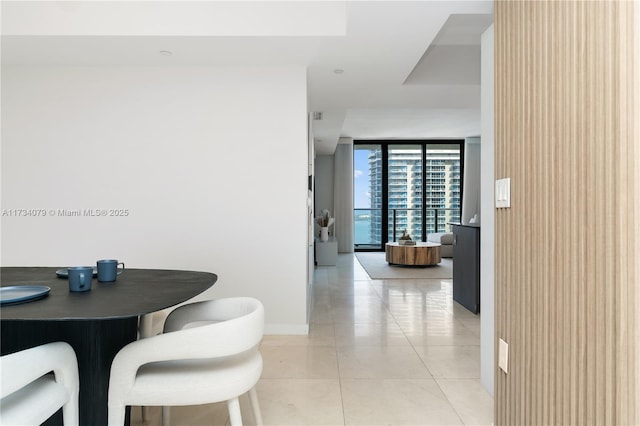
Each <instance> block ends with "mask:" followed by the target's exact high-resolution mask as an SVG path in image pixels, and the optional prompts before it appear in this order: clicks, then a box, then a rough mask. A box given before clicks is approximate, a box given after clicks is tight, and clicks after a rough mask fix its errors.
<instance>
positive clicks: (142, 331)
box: [138, 310, 167, 422]
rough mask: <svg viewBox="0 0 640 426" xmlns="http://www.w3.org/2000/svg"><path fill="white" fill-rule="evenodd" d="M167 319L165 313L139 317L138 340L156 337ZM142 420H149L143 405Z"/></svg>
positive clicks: (147, 412) (147, 411)
mask: <svg viewBox="0 0 640 426" xmlns="http://www.w3.org/2000/svg"><path fill="white" fill-rule="evenodd" d="M166 318H167V311H164V310H163V311H157V312H151V313H149V314H145V315H140V318H139V319H138V339H146V338H147V337H151V336H157V335H158V334H160V333H162V328H163V326H164V320H165V319H166ZM140 410H141V414H142V420H143V421H145V422H146V421H148V420H149V410H148V409H147V407H145V406H144V405H143V406H142V407H140Z"/></svg>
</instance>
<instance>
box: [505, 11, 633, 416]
mask: <svg viewBox="0 0 640 426" xmlns="http://www.w3.org/2000/svg"><path fill="white" fill-rule="evenodd" d="M637 7H638V3H637V2H635V4H634V2H631V1H497V2H496V4H495V61H496V62H495V70H496V88H495V91H496V92H495V100H496V111H495V117H496V118H495V120H496V123H495V129H496V134H495V144H496V146H495V149H496V157H495V161H496V163H495V164H496V178H502V177H510V178H511V208H510V209H499V210H497V211H496V235H495V238H496V337H500V338H502V339H504V340H506V341H507V342H508V343H509V374H504V373H502V371H501V370H498V369H497V368H496V371H497V372H496V381H495V383H496V390H495V402H496V404H495V407H496V408H495V414H496V415H495V423H496V424H497V425H505V426H511V425H625V424H627V425H634V424H640V414H639V411H640V407H639V406H638V397H639V396H640V393H639V392H638V385H639V383H638V381H639V379H638V378H639V377H640V372H639V371H638V368H639V365H638V363H639V361H638V359H639V358H640V347H639V341H638V336H639V335H640V331H639V330H638V328H639V326H640V321H639V320H638V319H639V318H640V312H639V311H640V307H639V303H638V301H640V295H639V294H638V293H639V290H638V289H637V284H638V279H639V278H640V268H639V267H638V265H639V264H640V244H639V243H638V241H639V240H640V224H639V221H640V201H638V199H640V178H639V176H640V172H639V168H640V146H639V145H640V143H639V140H638V138H639V129H638V127H639V123H638V122H639V121H640V109H639V108H638V98H639V96H638V93H639V92H640V91H639V90H638V83H639V82H638V79H639V76H638V74H639V73H640V68H639V67H638V42H637V34H638V31H640V28H638V23H637V10H636V9H634V8H637ZM634 43H635V44H634ZM495 349H496V354H497V353H498V346H497V339H496V347H495ZM496 358H497V357H496Z"/></svg>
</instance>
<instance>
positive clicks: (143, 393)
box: [109, 297, 264, 426]
mask: <svg viewBox="0 0 640 426" xmlns="http://www.w3.org/2000/svg"><path fill="white" fill-rule="evenodd" d="M263 332H264V307H263V306H262V303H260V301H259V300H257V299H253V298H248V297H232V298H225V299H217V300H208V301H203V302H196V303H191V304H187V305H183V306H180V307H178V308H176V309H175V310H174V311H172V312H171V313H170V314H169V316H168V317H167V319H166V321H165V326H164V333H163V334H160V335H158V336H151V337H148V338H145V339H141V340H138V341H135V342H132V343H130V344H128V345H127V346H125V347H124V348H122V349H121V350H120V352H118V354H116V357H115V358H114V360H113V364H112V365H111V377H110V380H109V425H110V426H116V425H118V426H121V425H122V424H123V423H124V417H125V407H126V406H129V405H141V406H163V407H169V406H172V405H174V406H177V405H198V404H208V403H213V402H221V401H227V406H228V409H229V418H230V422H231V425H241V424H242V416H241V413H240V404H239V400H238V398H239V396H240V395H243V394H244V393H247V392H248V393H249V401H250V402H251V406H252V408H253V411H254V418H255V420H256V423H257V424H261V423H262V419H261V415H260V407H259V404H258V399H257V396H256V392H255V385H256V383H257V382H258V380H259V379H260V375H261V374H262V357H261V356H260V352H259V351H258V347H259V344H260V340H261V339H262V335H263ZM163 424H164V425H168V424H169V410H168V409H164V408H163Z"/></svg>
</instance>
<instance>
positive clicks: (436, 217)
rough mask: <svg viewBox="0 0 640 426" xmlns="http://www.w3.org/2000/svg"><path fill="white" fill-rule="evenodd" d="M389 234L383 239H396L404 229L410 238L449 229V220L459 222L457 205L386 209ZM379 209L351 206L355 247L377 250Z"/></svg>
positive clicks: (379, 220) (379, 234)
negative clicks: (424, 208) (451, 206)
mask: <svg viewBox="0 0 640 426" xmlns="http://www.w3.org/2000/svg"><path fill="white" fill-rule="evenodd" d="M388 215H389V216H388V217H387V229H388V235H387V236H386V239H385V241H384V242H387V241H389V242H391V241H397V240H398V238H400V236H401V235H402V232H403V231H404V230H405V229H406V230H407V232H408V233H409V234H410V235H411V238H412V239H414V240H416V241H422V240H423V233H424V238H425V239H426V236H427V235H428V234H431V233H436V232H451V226H450V225H449V223H451V222H454V223H455V222H459V221H460V209H459V208H427V209H426V217H425V218H424V219H423V217H422V209H421V208H391V207H390V208H389V209H388ZM382 220H383V218H382V209H375V208H371V209H354V245H355V248H356V249H380V248H382V246H383V241H382Z"/></svg>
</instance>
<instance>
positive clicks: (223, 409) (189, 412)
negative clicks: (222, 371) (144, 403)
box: [130, 396, 254, 426]
mask: <svg viewBox="0 0 640 426" xmlns="http://www.w3.org/2000/svg"><path fill="white" fill-rule="evenodd" d="M242 398H244V396H243V397H241V401H242ZM147 410H148V411H147V412H148V419H147V422H143V421H142V416H141V411H140V407H131V423H130V424H131V426H160V425H161V424H162V409H161V408H160V407H147ZM169 411H170V414H169V419H170V421H169V424H171V425H181V426H202V425H211V426H225V425H228V424H229V411H228V409H227V403H226V402H218V403H215V404H203V405H188V406H180V407H170V410H169ZM242 419H243V421H244V423H245V424H246V425H251V424H254V423H252V422H253V416H252V414H251V412H250V408H249V411H248V410H247V409H245V407H242Z"/></svg>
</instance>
